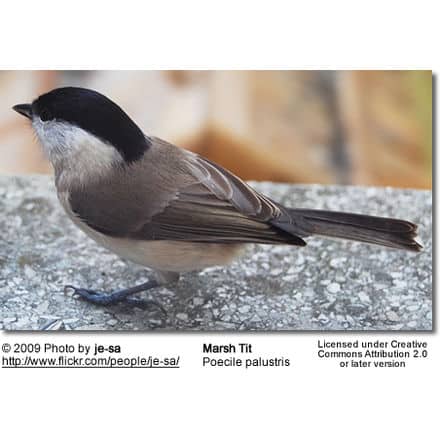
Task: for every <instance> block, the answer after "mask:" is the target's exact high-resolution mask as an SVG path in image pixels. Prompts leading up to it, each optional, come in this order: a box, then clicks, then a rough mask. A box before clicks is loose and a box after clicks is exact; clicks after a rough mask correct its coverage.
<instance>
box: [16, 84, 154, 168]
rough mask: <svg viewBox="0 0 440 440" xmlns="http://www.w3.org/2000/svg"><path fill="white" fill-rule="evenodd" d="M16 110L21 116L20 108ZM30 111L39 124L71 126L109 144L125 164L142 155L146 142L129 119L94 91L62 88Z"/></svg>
mask: <svg viewBox="0 0 440 440" xmlns="http://www.w3.org/2000/svg"><path fill="white" fill-rule="evenodd" d="M18 107H20V109H17V111H18V112H19V113H22V112H21V111H20V110H22V108H21V106H18ZM31 112H32V115H33V116H38V117H40V118H41V120H42V121H48V120H53V119H55V120H57V121H64V122H68V123H70V124H73V125H75V126H77V127H80V128H82V129H83V130H86V131H88V132H89V133H92V134H93V135H95V136H97V137H98V138H100V139H101V140H102V141H104V142H106V143H109V144H111V145H113V146H114V147H115V148H116V149H117V150H118V151H119V153H120V154H121V156H122V157H123V158H124V159H125V161H126V162H134V161H136V160H138V159H139V158H140V157H142V156H143V154H144V153H145V151H146V150H147V149H148V147H149V145H150V142H149V140H148V138H147V137H146V136H145V135H144V133H143V132H142V130H141V129H140V128H139V127H138V126H137V125H136V124H135V123H134V122H133V120H132V119H131V118H130V117H129V116H128V115H127V114H126V113H125V112H124V111H123V110H122V109H121V107H119V106H118V105H117V104H115V103H114V102H113V101H111V100H110V99H108V98H107V97H106V96H104V95H102V94H101V93H98V92H96V91H94V90H89V89H83V88H80V87H62V88H58V89H54V90H52V91H50V92H48V93H46V94H44V95H41V96H40V97H38V98H37V99H36V100H35V101H34V102H33V103H32V108H31Z"/></svg>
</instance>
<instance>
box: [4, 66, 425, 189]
mask: <svg viewBox="0 0 440 440" xmlns="http://www.w3.org/2000/svg"><path fill="white" fill-rule="evenodd" d="M66 85H73V86H82V87H88V88H92V89H96V90H97V91H99V92H101V93H104V94H105V95H107V96H108V97H109V98H111V99H112V100H114V101H116V102H117V103H118V104H119V105H120V106H121V107H122V108H123V109H124V110H125V111H126V112H127V113H128V114H129V115H130V116H131V117H132V118H133V119H134V120H135V121H136V122H137V124H138V125H139V126H140V127H141V128H142V129H143V130H144V131H145V132H146V133H147V134H151V135H155V136H158V137H161V138H164V139H166V140H168V141H171V142H173V143H175V144H177V145H179V146H181V147H185V148H188V149H190V150H192V151H195V152H198V153H200V154H202V155H204V156H206V157H208V158H210V159H211V160H213V161H216V162H218V163H220V164H221V165H223V166H225V167H227V168H229V169H231V170H232V171H233V172H235V173H236V174H238V175H239V176H240V177H242V178H244V179H252V180H271V181H279V182H295V183H342V184H360V185H381V186H385V185H390V186H396V187H407V188H431V182H432V174H431V170H432V72H431V71H1V72H0V100H1V101H0V102H1V103H2V105H1V106H0V173H3V174H23V173H50V172H51V168H50V166H49V164H48V163H47V161H46V159H45V158H44V156H43V154H42V152H41V149H40V147H39V145H38V144H37V142H36V140H35V139H34V137H33V135H32V132H31V129H30V127H28V126H27V124H26V123H25V121H24V120H23V118H21V117H19V116H18V115H17V114H16V113H15V112H13V111H12V110H11V107H12V106H13V105H15V104H18V103H25V102H29V101H31V100H32V99H33V98H35V97H37V96H38V95H39V94H41V93H44V92H46V91H49V90H50V89H52V88H55V87H60V86H66Z"/></svg>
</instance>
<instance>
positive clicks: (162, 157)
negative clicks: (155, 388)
mask: <svg viewBox="0 0 440 440" xmlns="http://www.w3.org/2000/svg"><path fill="white" fill-rule="evenodd" d="M13 110H15V111H16V112H18V113H19V114H21V115H23V116H25V117H26V118H27V119H28V120H29V121H30V122H31V126H32V128H33V130H34V132H35V134H36V137H37V139H38V140H39V142H40V144H41V145H42V148H43V150H44V152H45V153H46V155H47V157H48V159H49V161H50V162H51V164H52V166H53V169H54V177H55V186H56V190H57V195H58V199H59V201H60V203H61V205H62V207H63V208H64V210H65V212H66V213H67V216H68V217H69V218H70V219H71V220H72V221H73V223H74V224H75V225H76V226H77V227H79V228H80V229H81V230H82V231H83V232H85V233H86V234H87V235H88V236H89V237H91V238H92V239H93V240H95V241H96V242H97V243H98V244H99V245H101V246H103V247H105V248H107V249H109V250H110V251H112V252H114V253H115V254H117V255H119V256H120V257H122V258H124V259H127V260H129V261H132V262H134V263H137V264H140V265H142V266H144V267H148V268H150V269H152V270H153V271H154V274H155V276H154V277H152V278H151V279H150V280H148V281H147V282H145V283H142V284H139V285H136V286H133V287H128V288H123V289H120V290H115V291H112V292H101V291H95V290H92V289H90V288H83V287H74V286H70V285H67V286H66V288H70V289H73V292H74V294H75V295H78V296H79V297H81V298H83V299H84V300H87V301H89V302H91V303H94V304H98V305H111V304H116V303H120V302H123V301H125V302H127V303H132V304H135V305H136V304H137V305H139V304H140V303H141V302H142V300H140V299H139V298H136V296H134V294H136V293H139V292H143V291H147V290H149V289H153V288H156V287H159V286H162V285H165V284H172V283H175V282H177V281H178V279H179V276H180V274H182V273H185V272H190V271H200V270H202V269H204V268H207V267H210V266H218V265H226V264H229V263H230V262H231V261H233V260H234V259H235V258H237V257H239V256H240V255H241V254H242V253H243V250H244V249H245V248H246V245H248V244H251V243H260V244H271V245H288V246H292V247H293V246H299V247H302V246H305V245H306V241H305V240H304V239H305V238H307V237H310V236H313V235H318V236H326V237H333V238H343V239H348V240H355V241H360V242H365V243H370V244H375V245H382V246H387V247H389V248H395V249H401V250H408V251H415V252H418V251H420V250H421V249H422V246H421V245H420V244H419V243H418V242H417V241H416V237H417V225H416V224H414V223H412V222H410V221H406V220H400V219H394V218H385V217H377V216H371V215H364V214H355V213H346V212H337V211H326V210H318V209H304V208H299V207H298V208H297V207H286V206H284V205H282V204H281V203H278V202H276V201H274V200H272V199H271V198H269V197H267V196H265V195H264V194H261V193H260V192H258V191H256V190H255V189H253V188H252V187H251V186H250V185H249V184H247V183H246V182H244V181H243V180H242V179H240V178H239V177H237V176H236V175H234V174H233V173H232V172H230V171H228V170H227V169H225V168H223V167H222V166H220V165H218V164H216V163H214V162H212V161H210V160H209V159H207V158H204V157H202V156H201V155H198V154H196V153H194V152H191V151H189V150H185V149H183V148H180V147H177V146H175V145H173V144H171V143H169V142H167V141H165V140H162V139H160V138H158V137H154V136H150V135H147V134H145V133H144V132H143V131H142V130H141V129H140V128H139V127H138V125H137V124H136V123H135V122H134V121H133V120H132V119H131V118H130V117H129V116H128V115H127V113H126V112H125V111H124V110H123V109H122V108H121V107H120V106H118V105H117V104H116V103H115V102H113V101H112V100H111V99H109V98H108V97H106V96H104V95H103V94H101V93H99V92H97V91H95V90H90V89H85V88H80V87H61V88H56V89H54V90H51V91H49V92H47V93H45V94H42V95H41V96H39V97H37V98H36V99H34V100H33V101H32V102H31V103H30V104H18V105H15V106H14V107H13Z"/></svg>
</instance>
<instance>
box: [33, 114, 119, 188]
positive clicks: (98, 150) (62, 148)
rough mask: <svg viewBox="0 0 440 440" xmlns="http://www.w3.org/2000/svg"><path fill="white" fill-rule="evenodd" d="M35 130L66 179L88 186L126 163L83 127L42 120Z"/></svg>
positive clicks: (117, 153) (56, 169)
mask: <svg viewBox="0 0 440 440" xmlns="http://www.w3.org/2000/svg"><path fill="white" fill-rule="evenodd" d="M33 126H34V129H35V132H36V134H37V137H38V139H39V140H40V142H41V144H42V146H43V149H44V150H45V152H46V154H47V156H48V158H49V160H50V161H51V162H52V164H53V166H54V168H55V172H56V173H57V174H63V176H64V177H63V178H64V179H67V180H72V181H73V180H76V181H81V182H84V181H87V179H88V178H92V177H94V176H95V177H97V176H100V175H103V174H105V173H107V172H109V171H110V170H111V168H112V167H113V166H114V165H115V164H118V163H122V162H123V158H122V156H121V155H120V154H119V152H118V151H117V150H116V149H115V148H113V147H112V146H111V145H108V144H106V143H104V142H103V141H101V140H100V139H99V138H97V137H96V136H94V135H92V134H90V133H88V132H87V131H85V130H83V129H81V128H79V127H75V126H73V125H70V124H67V123H63V122H56V121H48V122H42V121H40V120H37V121H36V122H35V123H34V122H33Z"/></svg>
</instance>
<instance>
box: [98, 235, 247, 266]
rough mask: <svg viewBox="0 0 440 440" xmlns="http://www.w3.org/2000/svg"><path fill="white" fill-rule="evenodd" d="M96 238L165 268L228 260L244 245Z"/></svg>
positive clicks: (123, 254)
mask: <svg viewBox="0 0 440 440" xmlns="http://www.w3.org/2000/svg"><path fill="white" fill-rule="evenodd" d="M92 238H93V237H92ZM95 240H96V241H98V242H99V243H100V244H102V245H103V246H104V247H106V248H107V249H109V250H111V251H113V252H114V253H116V254H118V255H119V256H121V257H123V258H126V259H127V260H130V261H133V262H134V263H137V264H140V265H143V266H147V267H150V268H152V269H155V270H158V271H165V272H189V271H192V270H200V269H203V268H205V267H209V266H217V265H225V264H229V263H230V262H231V261H232V260H233V259H234V258H235V257H237V256H238V255H239V254H240V251H241V250H242V249H243V246H242V245H230V244H217V243H192V242H184V241H168V240H158V241H137V240H126V239H119V238H116V239H115V238H110V237H104V238H103V239H96V238H95Z"/></svg>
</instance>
